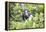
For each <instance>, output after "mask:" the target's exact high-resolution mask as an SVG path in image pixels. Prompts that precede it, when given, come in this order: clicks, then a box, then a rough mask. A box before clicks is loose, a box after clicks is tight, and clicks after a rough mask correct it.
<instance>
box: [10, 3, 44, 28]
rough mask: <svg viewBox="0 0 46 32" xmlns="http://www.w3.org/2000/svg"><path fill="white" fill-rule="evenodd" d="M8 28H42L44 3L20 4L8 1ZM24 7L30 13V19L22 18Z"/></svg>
mask: <svg viewBox="0 0 46 32" xmlns="http://www.w3.org/2000/svg"><path fill="white" fill-rule="evenodd" d="M9 9H10V10H9V11H10V14H9V17H10V18H9V19H10V20H9V29H25V28H43V27H44V25H43V24H44V5H43V4H40V5H39V4H20V3H9ZM24 9H28V10H29V11H30V13H32V15H33V18H32V20H29V19H27V20H25V21H23V19H22V14H23V11H24Z"/></svg>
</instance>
